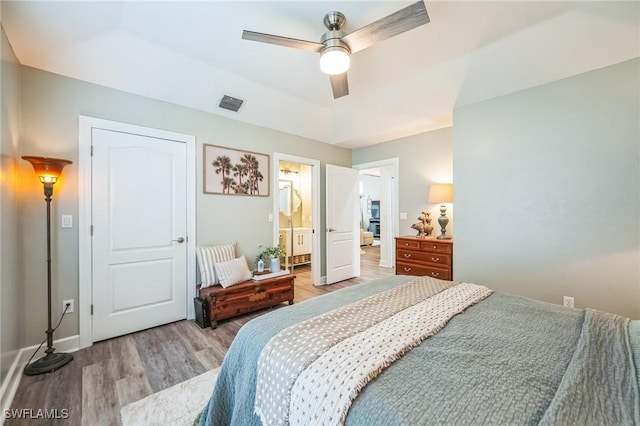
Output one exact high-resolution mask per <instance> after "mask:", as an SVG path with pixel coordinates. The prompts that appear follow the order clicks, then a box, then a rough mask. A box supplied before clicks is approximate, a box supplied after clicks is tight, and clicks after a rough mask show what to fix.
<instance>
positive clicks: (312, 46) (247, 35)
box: [242, 30, 324, 52]
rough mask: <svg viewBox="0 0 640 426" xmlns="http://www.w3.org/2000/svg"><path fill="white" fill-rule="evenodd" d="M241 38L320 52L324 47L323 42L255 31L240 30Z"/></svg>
mask: <svg viewBox="0 0 640 426" xmlns="http://www.w3.org/2000/svg"><path fill="white" fill-rule="evenodd" d="M242 38H243V39H245V40H253V41H260V42H262V43H270V44H277V45H280V46H286V47H293V48H295V49H303V50H309V51H311V52H320V50H322V49H323V48H324V44H321V43H316V42H313V41H307V40H298V39H296V38H289V37H282V36H277V35H272V34H265V33H257V32H255V31H248V30H244V31H242Z"/></svg>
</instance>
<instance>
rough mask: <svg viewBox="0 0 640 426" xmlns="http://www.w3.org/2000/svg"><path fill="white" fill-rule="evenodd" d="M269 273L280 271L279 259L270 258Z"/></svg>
mask: <svg viewBox="0 0 640 426" xmlns="http://www.w3.org/2000/svg"><path fill="white" fill-rule="evenodd" d="M270 269H271V272H278V271H279V270H280V258H277V257H272V258H271V266H270Z"/></svg>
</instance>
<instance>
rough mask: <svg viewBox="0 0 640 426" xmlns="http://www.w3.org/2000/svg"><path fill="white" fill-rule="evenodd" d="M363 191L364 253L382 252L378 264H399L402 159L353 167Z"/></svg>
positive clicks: (361, 206)
mask: <svg viewBox="0 0 640 426" xmlns="http://www.w3.org/2000/svg"><path fill="white" fill-rule="evenodd" d="M353 168H354V169H357V170H358V173H359V176H358V185H359V191H360V211H359V212H358V214H359V215H360V224H361V230H360V235H361V238H360V243H361V244H360V245H361V254H364V253H362V252H365V253H366V254H367V255H368V257H369V259H372V258H373V256H372V254H377V253H379V259H378V265H379V266H382V267H389V268H392V267H393V265H394V264H395V250H394V238H395V237H396V236H398V226H399V224H398V209H399V207H398V195H397V194H398V180H397V176H398V159H397V158H390V159H387V160H381V161H376V162H372V163H365V164H358V165H354V166H353Z"/></svg>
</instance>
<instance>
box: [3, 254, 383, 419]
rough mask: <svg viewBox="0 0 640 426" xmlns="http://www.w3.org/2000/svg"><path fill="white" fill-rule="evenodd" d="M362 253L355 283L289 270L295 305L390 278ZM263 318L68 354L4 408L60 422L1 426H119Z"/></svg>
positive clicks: (140, 335)
mask: <svg viewBox="0 0 640 426" xmlns="http://www.w3.org/2000/svg"><path fill="white" fill-rule="evenodd" d="M362 248H363V250H364V251H365V253H364V254H362V255H361V258H360V260H361V276H360V277H358V278H352V279H350V280H346V281H342V282H339V283H336V284H333V285H329V286H320V287H315V286H313V285H312V284H311V268H310V267H309V266H306V267H299V268H298V267H296V269H295V274H296V283H295V286H296V295H295V301H296V302H300V301H302V300H306V299H310V298H312V297H316V296H319V295H321V294H324V293H328V292H331V291H335V290H338V289H340V288H344V287H348V286H351V285H354V284H359V283H362V282H366V281H370V280H373V279H378V278H383V277H385V276H389V275H393V273H394V270H393V269H391V268H381V267H379V266H378V262H379V258H380V247H379V246H377V247H372V246H365V247H362ZM285 306H286V304H282V305H280V306H279V307H278V308H274V309H279V308H281V307H285ZM265 312H268V309H267V310H262V311H257V312H254V313H250V314H246V315H242V316H239V317H236V318H232V319H229V320H222V321H220V322H219V326H218V328H217V329H215V330H212V329H210V328H207V329H201V328H200V327H199V326H198V325H197V324H195V323H194V322H193V321H186V320H183V321H178V322H175V323H172V324H168V325H164V326H161V327H155V328H151V329H148V330H144V331H140V332H137V333H133V334H128V335H125V336H121V337H117V338H114V339H109V340H105V341H102V342H98V343H95V344H94V345H93V346H91V347H89V348H86V349H81V350H79V351H77V352H74V353H73V358H74V359H73V361H72V362H71V363H70V364H68V365H67V366H65V367H63V368H62V369H60V370H58V371H55V372H53V373H49V374H43V375H40V376H23V377H22V380H21V382H20V385H19V387H18V390H17V392H16V395H15V397H14V399H13V402H12V404H11V408H12V409H31V410H32V412H31V413H32V416H35V415H36V414H37V412H38V410H49V412H53V413H54V414H57V417H59V418H58V419H42V418H40V419H35V420H34V419H7V420H5V425H8V426H9V425H11V426H12V425H22V424H29V425H33V424H43V425H44V424H65V425H80V424H82V425H120V408H121V407H123V406H125V405H127V404H129V403H131V402H133V401H137V400H139V399H142V398H144V397H145V396H147V395H150V394H152V393H155V392H158V391H160V390H162V389H166V388H168V387H170V386H173V385H175V384H177V383H180V382H183V381H185V380H188V379H190V378H192V377H195V376H197V375H199V374H202V373H204V372H206V371H207V370H210V369H212V368H215V367H218V366H219V365H220V364H221V363H222V360H223V358H224V355H225V354H226V352H227V349H228V348H229V345H230V344H231V341H232V340H233V338H234V337H235V335H236V333H237V332H238V330H239V329H240V327H242V325H243V324H245V323H246V322H247V321H249V320H251V319H253V318H255V317H257V316H259V315H261V314H264V313H265ZM51 410H57V411H51ZM65 413H66V414H65ZM61 417H65V418H61ZM66 417H68V418H66Z"/></svg>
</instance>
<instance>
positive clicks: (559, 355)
mask: <svg viewBox="0 0 640 426" xmlns="http://www.w3.org/2000/svg"><path fill="white" fill-rule="evenodd" d="M416 280H423V281H421V283H422V282H425V281H424V280H430V281H429V282H428V284H429V285H440V284H441V283H445V284H444V285H445V287H446V288H445V289H444V290H440V291H439V292H437V294H435V295H433V296H428V297H427V298H425V300H424V301H423V302H420V303H421V304H429V303H432V305H433V304H434V303H435V304H436V305H440V304H442V303H440V302H438V303H436V302H433V300H435V299H436V298H438V297H441V296H442V295H444V294H445V293H448V292H450V291H461V290H459V289H460V288H461V287H462V284H458V283H451V282H442V281H441V280H435V279H432V278H426V277H418V278H417V277H407V276H393V277H388V278H384V279H381V280H377V281H372V282H368V283H364V284H360V285H357V286H352V287H348V288H345V289H342V290H338V291H335V292H333V293H330V294H327V295H324V296H320V297H317V298H314V299H310V300H307V301H304V302H302V303H299V304H297V305H294V306H289V307H286V308H283V309H279V310H277V311H273V312H270V313H268V314H266V315H263V316H261V317H259V318H256V319H254V320H252V321H250V322H248V323H247V324H245V325H244V326H243V327H242V328H241V330H240V331H239V332H238V334H237V336H236V338H235V340H234V341H233V343H232V345H231V347H230V348H229V351H228V353H227V355H226V357H225V360H224V362H223V364H222V366H221V370H220V373H219V376H218V379H217V382H216V385H215V387H214V390H213V394H212V396H211V398H210V400H209V403H208V404H207V406H206V407H205V409H204V410H203V412H202V415H201V418H200V424H201V425H260V424H263V421H261V418H262V419H263V420H265V423H268V424H287V423H291V424H300V423H304V424H321V423H325V424H328V423H333V424H340V423H343V422H344V423H345V424H347V425H416V424H425V425H426V424H594V425H595V424H597V425H606V424H612V425H613V424H615V425H624V424H629V425H634V424H635V425H638V424H640V392H639V390H638V389H639V385H638V383H639V382H640V321H637V320H635V321H632V320H629V319H626V318H622V317H619V316H616V315H612V314H606V313H602V312H598V311H594V310H589V309H587V310H584V309H569V308H564V307H562V306H559V305H553V304H548V303H544V302H539V301H535V300H531V299H527V298H523V297H518V296H514V295H509V294H503V293H499V292H491V291H490V290H489V291H484V290H482V291H483V292H484V293H483V295H482V297H480V298H479V299H477V300H475V301H473V302H472V303H471V304H469V305H468V306H465V307H463V308H462V309H458V311H459V312H460V313H457V312H455V313H454V314H453V315H451V317H450V318H447V319H446V320H445V321H444V323H445V324H446V325H444V326H442V325H441V326H437V327H435V328H436V329H435V332H433V333H428V335H427V336H426V337H424V338H422V339H421V340H420V342H415V341H414V342H412V343H411V344H410V345H409V347H408V348H405V349H404V350H403V349H401V350H400V351H399V352H400V353H399V354H398V355H397V356H396V357H392V358H393V359H392V362H388V363H385V365H384V366H382V367H380V366H378V367H373V368H374V370H375V371H374V372H373V373H371V374H369V375H368V376H367V379H366V380H365V381H366V383H363V382H365V381H362V380H360V384H359V385H358V386H356V387H358V390H359V392H357V394H355V395H353V396H350V397H349V398H348V399H350V403H349V405H348V406H347V407H346V411H345V412H344V413H343V414H338V415H333V414H334V413H330V414H331V417H320V418H321V421H313V420H312V421H305V422H302V421H300V419H301V418H304V417H299V413H298V414H296V413H294V410H292V411H291V412H288V413H287V414H286V415H285V416H281V418H279V419H277V418H275V420H274V417H269V411H268V410H267V409H265V407H267V408H269V407H270V406H269V404H267V403H265V402H264V401H263V400H264V398H265V395H266V396H267V397H269V396H272V395H278V392H280V391H281V390H278V389H276V388H269V387H268V386H267V385H268V383H267V384H265V377H268V373H269V372H270V371H272V370H268V369H266V367H265V365H269V364H268V362H275V363H277V362H281V363H282V364H283V365H284V367H280V368H284V370H282V371H283V372H284V373H289V372H290V371H289V369H294V370H295V368H294V367H295V365H294V364H295V362H294V360H293V358H292V359H291V360H289V359H287V357H283V356H281V353H280V356H278V354H279V352H278V349H274V348H275V347H276V346H274V342H278V340H279V339H280V338H281V337H282V336H283V335H286V333H287V332H288V330H293V329H296V327H301V326H305V324H309V323H313V322H314V321H316V320H317V319H318V318H323V316H324V318H327V316H329V317H328V318H329V319H332V317H331V315H334V313H335V312H342V311H343V310H345V309H349V308H350V307H353V306H359V305H353V304H358V303H365V302H367V301H368V300H371V299H376V300H378V301H380V300H383V301H384V300H391V299H390V296H388V295H389V294H391V292H398V291H400V289H401V288H407V287H409V286H413V287H412V288H416V286H418V287H419V288H421V287H420V285H421V284H419V283H418V284H416ZM434 283H435V284H434ZM474 291H476V290H474ZM476 292H477V291H476ZM394 294H395V293H394ZM412 294H413V293H412ZM421 297H422V296H421ZM367 303H370V302H367ZM394 303H395V302H393V303H391V302H390V303H389V304H394ZM415 306H417V304H416V305H415ZM433 306H435V305H433ZM433 306H431V307H426V308H425V309H426V310H431V309H433ZM402 309H404V308H402ZM408 309H409V308H407V312H408ZM410 309H415V307H414V306H413V305H412V306H411V308H410ZM403 312H404V311H403ZM347 313H348V312H347ZM420 315H421V314H415V313H413V312H412V313H411V314H410V316H408V318H410V320H409V321H407V322H408V323H409V324H414V323H415V322H418V318H421V316H420ZM394 318H395V316H394ZM334 319H335V318H334ZM376 321H377V320H376ZM329 324H334V326H329V328H330V330H329V331H330V333H334V332H335V330H341V329H342V328H344V327H342V325H343V324H342V321H334V322H329ZM325 327H326V325H325ZM410 328H412V329H416V328H417V327H414V326H410ZM392 332H395V331H392ZM346 333H347V334H350V333H351V332H350V331H347V332H346ZM294 334H299V332H296V333H294ZM351 334H353V333H351ZM360 334H361V333H359V334H358V336H360ZM398 334H402V333H398ZM350 338H351V337H350ZM333 344H335V342H333ZM380 346H381V347H385V348H386V347H387V346H389V345H387V344H383V345H380ZM270 353H271V354H272V355H273V354H275V355H276V356H275V357H273V356H272V357H271V358H268V354H270ZM361 355H362V354H361ZM318 356H320V355H318ZM322 356H324V355H322ZM366 356H369V355H366ZM366 356H365V357H366ZM396 358H397V359H396ZM265 359H267V361H265ZM311 361H312V362H313V365H315V363H316V361H314V360H313V359H312V360H311ZM311 361H309V360H305V361H304V363H306V366H305V368H307V370H313V369H312V368H310V366H309V365H308V364H309V362H311ZM338 364H340V365H341V366H342V365H343V364H349V363H342V362H340V363H338ZM270 368H271V367H270ZM340 368H342V367H340ZM349 368H350V367H349ZM307 370H305V371H304V372H303V373H304V374H306V373H307V372H308V371H307ZM333 370H334V368H333V367H331V366H330V367H326V366H325V370H322V369H321V371H324V372H326V374H321V375H323V376H331V371H333ZM265 371H266V372H267V373H265ZM303 373H300V372H294V375H298V374H299V376H297V378H294V380H296V384H295V387H292V388H291V395H290V398H291V401H285V405H287V406H289V405H290V406H291V407H294V406H297V405H296V404H298V402H299V400H300V398H301V399H302V400H303V401H304V404H316V403H317V402H316V401H317V400H318V398H319V397H320V399H322V397H323V396H324V397H325V399H326V398H328V399H329V402H328V404H329V405H326V404H325V407H327V406H328V407H332V404H333V403H334V402H333V398H334V397H336V398H337V396H338V393H340V397H342V393H343V392H342V391H340V392H331V391H326V390H325V391H323V390H318V389H316V388H319V387H320V385H318V386H316V385H315V382H314V385H313V386H309V387H307V388H305V387H304V383H303V386H302V389H305V390H303V391H302V393H300V389H298V392H297V393H296V395H297V396H296V398H297V399H296V398H294V396H293V394H294V391H293V389H297V388H300V385H299V382H304V381H305V380H310V379H309V377H311V376H303ZM265 374H267V376H265ZM310 374H311V373H310ZM279 375H280V373H278V376H279ZM284 375H286V374H284ZM336 376H341V377H344V376H345V374H344V373H341V374H336ZM303 377H306V378H305V379H304V380H303V379H302V378H303ZM316 379H317V378H314V379H311V382H313V381H314V380H316ZM320 379H322V378H320ZM345 380H346V379H345ZM319 381H320V380H319ZM278 386H279V385H278ZM322 386H324V384H322ZM329 386H334V388H335V384H334V385H329ZM349 389H350V388H349ZM305 392H306V393H305ZM285 393H286V391H285ZM257 395H258V397H256V396H257ZM314 395H315V396H314ZM278 398H279V397H278ZM276 399H277V398H276ZM294 399H295V401H298V402H293V401H294ZM305 400H306V401H305ZM257 401H258V403H257ZM276 402H277V403H279V401H278V400H276ZM270 403H272V402H270ZM336 407H337V406H336ZM339 410H342V408H336V409H335V411H336V412H338V411H339ZM256 411H257V412H259V413H260V416H259V415H258V414H256ZM265 411H267V413H266V414H265ZM318 411H319V412H327V411H328V412H331V411H334V410H332V409H331V408H329V409H326V408H324V409H322V410H318ZM321 414H322V413H321ZM304 415H307V413H304ZM315 415H316V416H317V415H318V413H316V414H315ZM261 416H262V417H261ZM310 418H311V419H316V420H317V419H318V417H310ZM329 418H331V421H329V420H328V419H329Z"/></svg>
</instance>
